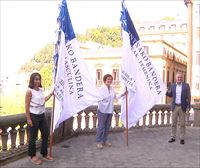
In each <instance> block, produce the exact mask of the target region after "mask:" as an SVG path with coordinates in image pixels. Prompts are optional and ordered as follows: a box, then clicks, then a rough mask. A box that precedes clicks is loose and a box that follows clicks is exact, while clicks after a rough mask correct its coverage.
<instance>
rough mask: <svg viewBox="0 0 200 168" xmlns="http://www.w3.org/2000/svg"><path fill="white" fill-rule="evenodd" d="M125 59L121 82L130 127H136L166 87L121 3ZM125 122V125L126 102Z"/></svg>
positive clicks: (124, 106)
mask: <svg viewBox="0 0 200 168" xmlns="http://www.w3.org/2000/svg"><path fill="white" fill-rule="evenodd" d="M120 20H121V24H122V28H123V30H122V36H123V57H122V73H121V79H122V81H123V83H124V85H125V86H126V87H127V89H128V128H130V127H132V126H134V125H135V124H136V123H137V122H138V121H139V119H140V118H141V117H143V116H144V115H145V114H146V113H147V112H148V110H149V109H150V108H152V107H153V106H154V105H155V104H156V103H157V102H158V101H159V100H160V99H161V98H162V96H163V95H164V94H165V89H164V88H165V87H164V84H163V82H162V81H161V79H160V77H159V75H158V73H157V72H156V69H155V68H154V66H153V64H152V62H151V60H150V57H149V56H148V55H147V53H146V52H145V50H144V47H143V46H142V44H141V41H140V39H139V36H138V34H137V32H136V29H135V27H134V25H133V22H132V20H131V17H130V15H129V13H128V10H127V8H126V6H125V3H124V1H122V13H121V19H120ZM121 108H122V109H121V111H122V116H121V117H122V121H123V123H124V125H125V126H126V124H125V123H126V100H125V98H123V100H122V105H121Z"/></svg>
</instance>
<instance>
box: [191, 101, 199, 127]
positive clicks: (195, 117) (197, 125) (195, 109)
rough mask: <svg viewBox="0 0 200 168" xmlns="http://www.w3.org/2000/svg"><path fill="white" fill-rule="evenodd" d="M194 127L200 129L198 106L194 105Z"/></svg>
mask: <svg viewBox="0 0 200 168" xmlns="http://www.w3.org/2000/svg"><path fill="white" fill-rule="evenodd" d="M193 109H194V127H200V104H194V105H193Z"/></svg>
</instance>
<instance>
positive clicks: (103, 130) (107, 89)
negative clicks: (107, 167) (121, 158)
mask: <svg viewBox="0 0 200 168" xmlns="http://www.w3.org/2000/svg"><path fill="white" fill-rule="evenodd" d="M112 81H113V77H112V75H110V74H106V75H104V77H103V82H104V84H105V85H104V86H103V87H101V88H100V90H99V92H100V94H101V96H102V97H103V100H101V101H99V104H98V110H97V113H98V114H97V117H98V128H97V133H96V142H97V148H98V149H103V147H104V146H108V147H110V146H112V144H111V143H110V142H109V141H108V140H107V139H108V131H109V128H110V126H111V120H112V113H113V111H114V99H118V98H121V97H122V96H124V95H125V94H126V93H127V92H125V93H123V94H121V95H120V96H116V93H115V91H114V88H113V87H112V86H111V84H112Z"/></svg>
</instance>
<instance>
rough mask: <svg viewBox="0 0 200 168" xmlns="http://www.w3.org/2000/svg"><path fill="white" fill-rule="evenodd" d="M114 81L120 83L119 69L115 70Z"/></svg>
mask: <svg viewBox="0 0 200 168" xmlns="http://www.w3.org/2000/svg"><path fill="white" fill-rule="evenodd" d="M112 75H113V80H114V81H118V80H119V69H113V74H112Z"/></svg>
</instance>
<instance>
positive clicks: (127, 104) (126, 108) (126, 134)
mask: <svg viewBox="0 0 200 168" xmlns="http://www.w3.org/2000/svg"><path fill="white" fill-rule="evenodd" d="M126 92H127V87H126ZM126 146H128V93H126Z"/></svg>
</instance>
